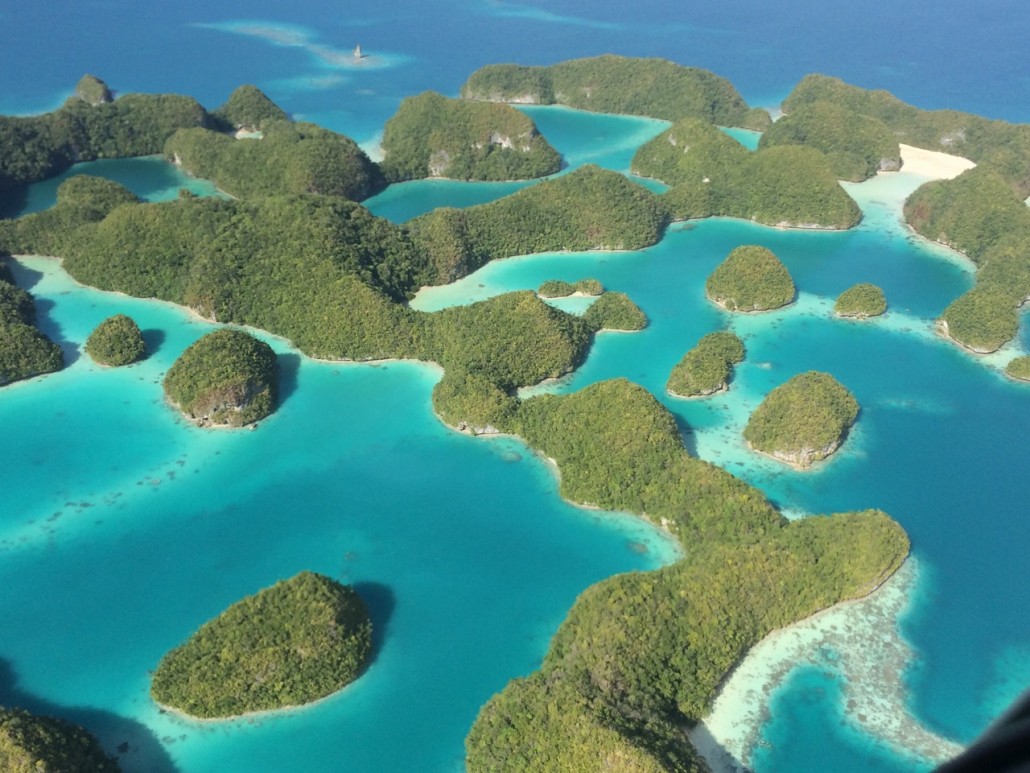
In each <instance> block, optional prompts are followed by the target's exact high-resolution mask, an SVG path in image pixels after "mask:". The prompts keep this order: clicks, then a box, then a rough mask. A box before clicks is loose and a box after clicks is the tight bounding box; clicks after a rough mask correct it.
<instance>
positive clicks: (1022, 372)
mask: <svg viewBox="0 0 1030 773" xmlns="http://www.w3.org/2000/svg"><path fill="white" fill-rule="evenodd" d="M1005 375H1006V376H1008V377H1009V378H1014V379H1016V380H1017V381H1030V356H1027V355H1023V356H1022V357H1016V358H1015V359H1014V360H1012V361H1011V362H1010V363H1009V364H1008V365H1006V366H1005Z"/></svg>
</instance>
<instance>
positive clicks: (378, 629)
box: [354, 582, 397, 666]
mask: <svg viewBox="0 0 1030 773" xmlns="http://www.w3.org/2000/svg"><path fill="white" fill-rule="evenodd" d="M354 590H356V591H357V592H358V595H359V596H361V600H362V601H364V602H365V606H366V607H368V616H369V617H370V618H372V655H371V657H370V658H369V659H368V665H369V666H371V665H372V664H373V663H375V662H376V658H377V657H379V652H380V651H381V650H382V648H383V643H384V642H385V641H386V634H387V632H388V631H389V626H390V618H391V617H393V610H394V608H395V607H396V606H397V597H396V596H395V595H394V593H393V591H392V590H390V588H389V587H388V586H386V585H383V584H382V583H379V582H356V583H354Z"/></svg>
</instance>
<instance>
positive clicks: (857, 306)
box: [833, 282, 887, 319]
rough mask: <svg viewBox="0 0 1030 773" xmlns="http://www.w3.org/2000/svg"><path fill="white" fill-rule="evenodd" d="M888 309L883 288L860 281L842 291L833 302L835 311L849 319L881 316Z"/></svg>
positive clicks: (839, 315)
mask: <svg viewBox="0 0 1030 773" xmlns="http://www.w3.org/2000/svg"><path fill="white" fill-rule="evenodd" d="M886 311H887V299H886V298H884V296H883V290H881V289H880V288H879V287H877V286H876V285H874V284H869V283H868V282H860V283H858V284H856V285H852V286H851V287H849V288H848V289H847V290H845V291H844V292H842V293H841V294H840V295H839V296H838V297H837V301H836V303H834V304H833V313H834V314H836V315H837V316H838V317H844V318H847V319H869V318H870V317H879V316H880V315H881V314H883V313H884V312H886Z"/></svg>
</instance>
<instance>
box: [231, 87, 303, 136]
mask: <svg viewBox="0 0 1030 773" xmlns="http://www.w3.org/2000/svg"><path fill="white" fill-rule="evenodd" d="M212 115H213V116H214V117H216V118H218V119H220V120H221V121H223V122H224V123H225V124H226V128H228V129H230V130H232V131H235V130H238V129H243V130H244V131H248V130H249V131H260V130H262V129H263V128H264V127H265V125H266V124H269V123H276V122H279V121H288V120H290V117H289V116H288V115H287V114H286V111H285V110H283V109H282V108H281V107H279V105H277V104H275V102H273V101H272V100H271V99H269V98H268V97H267V96H266V95H265V93H264V92H263V91H261V89H259V88H258V87H257V86H250V85H247V86H240V87H239V88H238V89H236V90H235V91H233V93H232V94H230V95H229V99H227V100H226V102H225V104H224V105H222V106H221V107H220V108H218V109H217V110H215V111H214V113H212Z"/></svg>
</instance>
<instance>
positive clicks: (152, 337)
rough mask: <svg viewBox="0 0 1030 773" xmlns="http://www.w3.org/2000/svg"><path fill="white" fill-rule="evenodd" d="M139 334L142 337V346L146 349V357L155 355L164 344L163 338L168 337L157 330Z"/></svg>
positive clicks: (152, 329)
mask: <svg viewBox="0 0 1030 773" xmlns="http://www.w3.org/2000/svg"><path fill="white" fill-rule="evenodd" d="M140 332H141V334H142V335H143V345H144V346H145V347H146V349H145V352H146V356H147V357H150V356H151V355H154V354H157V352H158V351H159V350H160V349H161V345H162V344H163V343H164V342H165V338H167V337H168V336H167V335H165V331H163V330H158V329H157V328H151V329H150V330H142V331H140Z"/></svg>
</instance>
